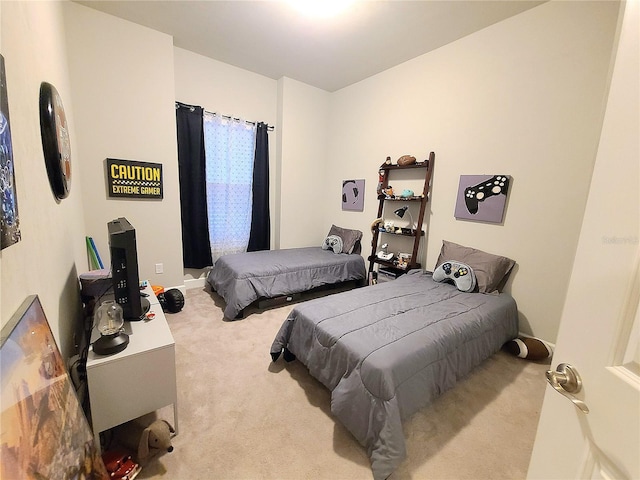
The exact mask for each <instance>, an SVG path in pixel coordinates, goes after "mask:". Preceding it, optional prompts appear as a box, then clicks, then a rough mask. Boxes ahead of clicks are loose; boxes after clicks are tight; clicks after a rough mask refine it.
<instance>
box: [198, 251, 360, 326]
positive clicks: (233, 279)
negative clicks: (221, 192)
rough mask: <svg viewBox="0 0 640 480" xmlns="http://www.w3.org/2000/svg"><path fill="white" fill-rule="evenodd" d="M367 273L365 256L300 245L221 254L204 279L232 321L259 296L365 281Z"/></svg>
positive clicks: (259, 297)
mask: <svg viewBox="0 0 640 480" xmlns="http://www.w3.org/2000/svg"><path fill="white" fill-rule="evenodd" d="M366 276H367V271H366V268H365V265H364V259H363V258H362V256H360V255H358V254H346V253H333V252H332V251H331V250H323V249H322V248H321V247H303V248H289V249H282V250H263V251H259V252H246V253H236V254H230V255H224V256H222V257H220V258H219V259H218V260H216V262H215V264H214V265H213V268H212V269H211V271H210V272H209V275H208V276H207V282H208V283H209V285H211V288H213V290H215V291H216V292H217V293H218V294H219V295H220V296H221V297H222V298H223V299H224V301H225V302H226V307H225V309H224V316H225V317H226V318H228V319H229V320H233V319H235V318H236V317H237V316H238V314H240V313H241V312H242V310H243V309H244V308H245V307H247V306H248V305H251V304H252V303H253V302H254V301H256V300H258V299H261V298H274V297H278V296H282V295H291V294H295V293H300V292H306V291H307V290H311V289H313V288H318V287H322V286H325V285H333V284H337V283H342V282H347V281H351V280H357V281H364V279H365V278H366Z"/></svg>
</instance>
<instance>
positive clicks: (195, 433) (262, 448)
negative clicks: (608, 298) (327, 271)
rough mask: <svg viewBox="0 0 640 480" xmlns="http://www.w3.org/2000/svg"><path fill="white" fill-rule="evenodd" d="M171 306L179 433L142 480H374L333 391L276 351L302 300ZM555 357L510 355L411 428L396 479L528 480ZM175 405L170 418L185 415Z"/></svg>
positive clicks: (192, 300) (192, 293)
mask: <svg viewBox="0 0 640 480" xmlns="http://www.w3.org/2000/svg"><path fill="white" fill-rule="evenodd" d="M185 300H186V304H185V308H184V309H183V310H182V311H181V312H179V313H176V314H169V313H168V314H167V320H168V322H169V326H170V328H171V331H172V333H173V336H174V339H175V342H176V368H177V374H178V410H179V434H178V435H177V436H176V437H175V438H174V439H173V446H174V451H173V452H172V453H166V454H164V455H162V456H161V457H159V458H157V459H155V460H154V461H153V462H151V463H150V464H149V465H147V466H146V467H145V468H144V469H143V470H142V472H141V473H140V475H139V476H138V478H139V479H159V478H163V479H171V480H190V479H199V480H200V479H247V480H249V479H252V480H253V479H256V480H261V479H265V480H266V479H291V480H294V479H295V480H300V479H327V480H328V479H331V480H335V479H371V478H372V475H371V470H370V468H369V461H368V458H367V455H366V452H365V451H364V449H363V448H362V447H361V446H360V444H359V443H358V442H357V441H356V440H355V439H354V438H353V437H352V436H351V434H350V433H349V432H348V431H347V430H346V429H345V428H344V427H343V426H342V425H341V424H340V423H338V422H337V421H336V420H335V419H334V418H333V417H332V415H331V411H330V392H329V391H328V390H327V389H326V388H325V387H324V386H323V385H322V384H320V383H319V382H318V381H316V380H315V379H314V378H312V377H311V376H310V375H309V374H308V372H307V370H306V368H305V367H304V366H302V365H301V364H300V363H298V362H297V361H296V362H292V363H289V364H287V363H285V362H284V361H283V360H282V359H280V360H279V361H278V362H276V363H275V364H274V363H271V359H270V356H269V347H270V346H271V342H272V341H273V338H274V336H275V334H276V332H277V330H278V329H279V327H280V325H281V324H282V322H283V321H284V319H285V318H286V316H287V314H288V313H289V311H290V310H291V309H292V308H293V305H291V304H289V305H286V306H283V307H279V308H274V309H270V310H266V311H257V310H255V309H251V308H250V309H248V311H247V316H246V317H245V318H244V319H242V320H237V321H233V322H230V321H225V320H223V315H222V308H221V307H222V306H223V304H224V303H223V301H222V300H221V298H220V297H219V296H218V295H216V294H215V293H210V292H207V291H205V290H200V289H193V290H189V291H188V292H187V295H186V297H185ZM547 369H548V363H535V362H529V361H526V360H522V359H519V358H517V357H514V356H511V355H510V354H508V353H506V352H499V353H497V354H496V355H494V356H493V357H492V358H490V359H488V360H487V361H486V362H484V363H483V364H482V365H481V366H480V367H478V368H477V369H476V370H474V372H473V373H472V374H471V375H470V376H468V377H467V378H466V379H465V380H463V381H462V382H460V383H459V384H458V385H457V386H456V387H455V388H454V389H452V390H450V391H448V392H446V393H444V394H443V395H442V396H441V397H439V398H438V399H437V400H436V401H434V402H433V403H432V404H431V405H430V406H428V407H426V408H425V409H423V410H422V411H420V412H418V413H416V414H415V415H414V416H413V417H411V418H410V419H409V420H407V421H406V422H405V424H404V429H405V437H406V439H407V449H408V458H407V459H406V460H405V461H404V463H403V464H402V465H401V467H400V468H399V469H398V470H397V471H396V472H394V474H393V475H392V476H391V477H390V480H399V479H474V480H480V479H492V480H496V479H522V478H525V476H526V472H527V468H528V464H529V457H530V455H531V450H532V446H533V440H534V437H535V432H536V428H537V423H538V416H539V413H540V407H541V404H542V397H543V394H544V389H545V383H546V382H545V377H544V372H545V371H546V370H547ZM172 412H173V410H172V409H171V408H170V407H169V408H166V409H162V410H160V411H159V412H157V413H158V415H159V416H161V417H162V418H165V419H167V420H169V421H173V414H172Z"/></svg>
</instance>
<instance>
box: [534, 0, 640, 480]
mask: <svg viewBox="0 0 640 480" xmlns="http://www.w3.org/2000/svg"><path fill="white" fill-rule="evenodd" d="M620 16H621V19H622V20H621V22H619V24H618V35H619V37H618V49H617V54H616V58H615V64H614V66H613V70H612V77H611V85H610V91H609V97H608V100H607V105H606V112H605V116H604V122H603V126H602V133H601V138H600V144H599V147H598V153H597V156H596V162H595V166H594V172H593V177H592V184H591V189H590V191H589V199H588V201H587V207H586V210H585V216H584V219H583V224H582V230H581V235H580V240H579V242H578V248H577V250H576V258H575V261H574V266H573V271H572V275H571V280H570V283H569V288H568V291H567V297H566V301H565V306H564V311H563V314H562V321H561V325H560V331H559V334H558V341H557V344H556V350H555V353H554V357H553V363H552V366H551V370H555V369H556V366H557V365H558V364H560V363H568V364H571V365H572V366H573V367H574V368H575V370H576V371H577V372H578V373H579V375H580V376H581V378H582V388H581V390H580V391H579V392H577V393H576V394H575V397H576V398H578V399H580V400H582V401H583V402H584V403H585V404H586V406H587V407H588V409H589V413H588V414H585V413H583V412H582V411H581V410H580V409H579V408H577V406H576V405H575V404H574V403H572V402H571V401H570V399H569V398H567V397H565V396H563V395H562V394H560V393H558V392H557V391H556V390H554V388H552V387H551V386H550V385H548V386H547V390H546V392H545V397H544V404H543V408H542V412H541V415H540V423H539V425H538V433H537V436H536V440H535V444H534V448H533V454H532V457H531V463H530V465H529V472H528V478H530V479H575V478H585V479H591V478H598V479H610V478H611V479H613V478H615V479H639V478H640V460H639V458H640V442H639V436H640V421H639V416H640V394H639V392H640V387H639V386H640V371H639V369H638V365H639V363H640V358H639V357H640V352H639V349H640V346H639V328H640V327H639V322H640V320H639V318H638V299H639V297H640V279H639V272H638V268H639V256H638V255H639V248H638V244H639V236H640V235H639V220H638V219H639V211H638V210H639V203H640V198H639V188H638V183H639V176H640V169H639V163H640V162H639V158H640V152H639V150H640V148H639V140H638V132H640V125H639V122H638V117H639V115H640V102H639V100H638V93H639V92H638V91H639V88H640V87H639V85H640V84H639V71H640V67H639V64H638V38H640V35H639V31H638V30H639V29H638V25H640V19H639V18H638V2H637V0H632V1H629V2H627V3H626V5H622V6H621V15H620ZM561 240H562V239H558V241H561ZM551 275H552V274H551ZM551 281H552V280H551Z"/></svg>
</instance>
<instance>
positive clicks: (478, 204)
mask: <svg viewBox="0 0 640 480" xmlns="http://www.w3.org/2000/svg"><path fill="white" fill-rule="evenodd" d="M510 180H511V177H510V176H509V175H460V184H459V185H458V197H457V200H456V210H455V213H454V215H455V217H456V218H459V219H464V220H476V221H478V222H490V223H502V220H503V217H504V210H505V206H506V202H507V192H508V191H509V183H510Z"/></svg>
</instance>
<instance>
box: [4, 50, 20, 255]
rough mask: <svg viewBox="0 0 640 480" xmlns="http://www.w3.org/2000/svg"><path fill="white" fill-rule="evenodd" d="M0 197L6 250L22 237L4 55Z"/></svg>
mask: <svg viewBox="0 0 640 480" xmlns="http://www.w3.org/2000/svg"><path fill="white" fill-rule="evenodd" d="M0 197H1V200H2V201H1V202H0V203H1V205H0V239H1V241H0V246H1V249H4V248H6V247H8V246H10V245H13V244H14V243H17V242H19V241H20V239H21V238H22V236H21V234H20V217H19V216H18V197H17V195H16V178H15V170H14V163H13V144H12V143H11V124H10V122H9V98H8V94H7V77H6V75H5V70H4V57H3V56H2V55H0Z"/></svg>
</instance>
